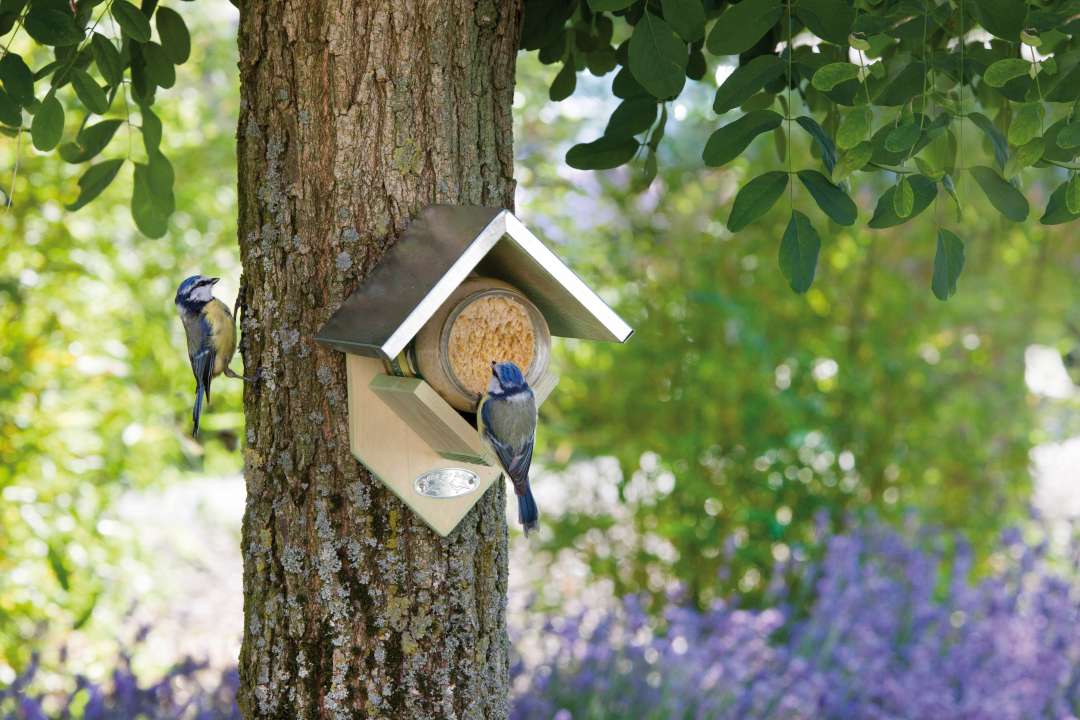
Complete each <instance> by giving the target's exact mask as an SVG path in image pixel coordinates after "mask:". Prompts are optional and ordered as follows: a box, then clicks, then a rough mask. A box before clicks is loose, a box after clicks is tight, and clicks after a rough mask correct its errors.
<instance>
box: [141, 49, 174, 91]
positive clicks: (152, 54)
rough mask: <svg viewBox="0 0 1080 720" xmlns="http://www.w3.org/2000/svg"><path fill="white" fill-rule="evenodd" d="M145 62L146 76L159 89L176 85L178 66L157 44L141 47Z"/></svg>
mask: <svg viewBox="0 0 1080 720" xmlns="http://www.w3.org/2000/svg"><path fill="white" fill-rule="evenodd" d="M140 49H141V50H142V55H143V60H145V61H146V75H147V77H149V78H150V80H151V82H153V83H154V84H155V85H157V86H158V87H162V88H171V87H172V86H173V85H175V84H176V66H175V65H173V64H172V60H170V59H169V56H168V55H166V54H165V50H164V49H162V47H161V46H160V45H158V44H157V43H156V42H148V43H145V44H143V45H141V46H140Z"/></svg>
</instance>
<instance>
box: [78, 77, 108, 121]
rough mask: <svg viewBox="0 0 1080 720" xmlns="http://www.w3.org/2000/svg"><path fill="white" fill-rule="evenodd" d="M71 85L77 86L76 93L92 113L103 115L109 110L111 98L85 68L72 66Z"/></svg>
mask: <svg viewBox="0 0 1080 720" xmlns="http://www.w3.org/2000/svg"><path fill="white" fill-rule="evenodd" d="M71 85H72V86H73V87H74V88H75V94H76V95H78V96H79V100H80V101H81V102H82V104H83V105H85V106H86V109H87V110H89V111H90V112H92V113H97V114H98V115H102V114H104V113H106V112H108V110H109V98H108V97H106V95H105V91H104V90H102V89H101V86H100V85H98V84H97V81H96V80H94V78H92V77H90V74H89V73H87V72H86V71H85V70H80V69H79V68H77V67H73V68H71Z"/></svg>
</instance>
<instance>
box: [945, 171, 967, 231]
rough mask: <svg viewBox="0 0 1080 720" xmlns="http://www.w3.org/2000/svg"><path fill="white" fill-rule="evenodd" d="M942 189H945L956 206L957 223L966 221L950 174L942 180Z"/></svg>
mask: <svg viewBox="0 0 1080 720" xmlns="http://www.w3.org/2000/svg"><path fill="white" fill-rule="evenodd" d="M941 187H943V188H945V192H947V193H948V194H949V197H951V198H952V201H953V204H954V205H956V222H961V221H962V220H963V219H964V216H963V213H962V212H961V210H960V196H959V195H958V194H957V193H956V185H955V184H953V179H952V176H951V175H949V174H948V173H946V174H945V176H944V177H942V178H941Z"/></svg>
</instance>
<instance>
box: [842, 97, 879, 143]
mask: <svg viewBox="0 0 1080 720" xmlns="http://www.w3.org/2000/svg"><path fill="white" fill-rule="evenodd" d="M872 118H873V113H872V112H871V110H870V108H868V107H865V106H864V107H857V108H852V109H851V110H848V111H847V112H846V113H844V115H843V116H842V117H841V118H840V127H838V128H837V129H836V145H837V147H839V148H840V149H841V150H847V149H849V148H853V147H855V146H856V145H858V144H859V143H861V142H863V141H865V140H866V138H867V136H868V135H869V134H870V123H871V119H872Z"/></svg>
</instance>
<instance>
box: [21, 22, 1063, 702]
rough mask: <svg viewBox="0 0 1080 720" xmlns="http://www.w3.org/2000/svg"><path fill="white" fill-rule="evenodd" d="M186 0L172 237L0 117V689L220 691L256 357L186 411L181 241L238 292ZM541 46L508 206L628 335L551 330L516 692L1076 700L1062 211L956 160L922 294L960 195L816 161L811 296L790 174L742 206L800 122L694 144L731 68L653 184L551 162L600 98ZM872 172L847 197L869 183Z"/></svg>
mask: <svg viewBox="0 0 1080 720" xmlns="http://www.w3.org/2000/svg"><path fill="white" fill-rule="evenodd" d="M180 10H181V12H183V14H184V17H185V20H186V21H187V23H188V25H189V26H190V27H191V28H192V35H193V37H194V38H195V43H194V48H193V54H192V60H191V61H190V62H189V63H188V64H186V65H185V66H184V68H183V72H182V73H180V77H179V79H178V82H177V85H176V87H174V88H173V89H171V90H169V91H167V92H164V93H162V95H161V96H160V98H159V100H158V103H157V105H158V106H160V110H159V111H158V112H159V115H160V116H161V117H162V120H163V122H164V123H165V126H166V127H167V128H168V132H166V133H165V139H164V145H165V148H164V149H165V151H166V153H167V155H168V156H169V157H170V158H172V160H173V163H174V165H175V168H176V178H177V180H176V199H177V203H176V205H177V212H176V214H175V215H174V217H173V219H172V221H171V224H170V229H169V233H168V234H167V236H166V237H165V238H163V239H161V240H148V239H146V238H145V237H142V236H141V235H139V234H138V232H137V231H136V230H135V228H134V225H133V223H132V221H131V218H130V215H129V211H128V208H127V204H128V203H127V201H128V197H127V193H128V188H129V187H130V183H129V182H128V181H126V179H125V178H124V177H123V176H122V177H121V178H120V179H119V180H118V181H116V182H114V183H113V184H112V186H111V187H110V188H109V189H108V190H107V191H106V193H105V194H104V195H103V196H102V197H101V198H99V199H98V200H96V201H95V202H93V203H91V204H90V205H89V206H87V207H85V208H83V209H82V210H80V211H78V212H77V213H74V214H73V213H68V212H67V211H65V210H64V208H63V204H64V203H65V202H69V201H70V200H71V199H72V198H73V197H74V195H75V180H76V173H77V171H76V170H75V169H74V168H72V166H68V165H65V164H63V163H62V162H61V161H60V160H59V159H58V158H56V157H52V156H44V155H41V154H39V153H37V152H36V151H35V150H33V148H32V147H31V146H30V144H29V143H28V142H25V141H23V142H19V141H18V140H17V139H15V138H6V137H4V138H0V187H3V188H4V192H5V193H7V192H9V191H10V192H11V194H12V195H13V203H12V205H11V207H9V208H7V209H6V210H2V209H0V459H2V461H0V717H4V718H7V717H11V718H37V717H58V716H60V715H61V714H62V713H63V712H65V711H66V712H69V713H70V716H72V717H85V718H94V717H155V718H156V717H201V718H208V719H209V718H225V717H233V716H235V709H234V708H233V706H232V699H231V694H232V688H234V687H235V682H236V679H235V673H234V672H233V668H234V666H235V658H236V656H237V653H238V647H239V640H240V633H241V628H242V617H241V612H242V600H243V598H242V591H241V585H240V578H241V570H240V553H239V526H240V518H241V515H242V512H243V504H244V498H243V493H244V490H243V481H242V478H241V477H240V475H239V473H240V471H241V465H242V462H241V457H240V454H239V453H238V452H237V448H238V444H239V441H240V438H241V437H242V433H241V430H242V427H243V415H242V412H241V403H240V400H241V398H240V392H241V388H240V386H239V383H229V382H222V383H220V390H219V391H218V392H216V393H215V397H214V406H213V408H212V409H211V412H210V413H209V414H207V415H206V416H205V417H204V423H203V428H204V433H203V436H202V438H201V440H200V442H197V443H196V442H194V441H192V440H191V439H190V438H189V437H188V435H187V432H188V424H189V423H188V418H189V414H190V401H191V392H192V388H191V380H190V372H189V370H188V368H187V359H186V357H185V353H184V341H183V337H182V328H181V326H180V324H179V322H178V321H177V320H176V318H175V315H174V308H173V303H172V299H173V294H174V292H175V287H176V284H177V282H178V281H179V279H182V278H183V277H186V276H187V275H189V274H192V273H194V272H199V271H202V272H206V273H212V274H215V275H221V276H222V277H223V278H224V280H223V281H222V283H221V284H220V285H219V286H218V291H219V293H218V294H219V296H220V297H223V298H225V299H226V301H227V302H229V301H230V300H231V298H232V297H234V296H235V292H236V284H237V280H238V278H239V273H240V267H239V259H238V253H237V248H236V240H235V233H236V225H235V218H236V191H235V185H236V176H235V168H234V154H235V144H234V143H235V139H234V138H235V118H236V112H237V106H238V101H239V98H238V86H237V75H236V53H235V32H236V16H235V11H234V10H233V8H232V7H231V6H230V5H229V4H228V3H224V2H218V3H197V4H191V5H188V4H184V5H183V7H181V8H180ZM555 71H556V69H555V68H554V67H545V66H543V65H541V64H540V63H539V62H538V61H537V59H536V58H535V56H534V55H525V54H523V55H521V56H520V57H519V66H518V88H517V92H516V94H515V100H514V114H515V123H516V125H515V133H516V159H517V165H516V175H517V178H518V182H519V189H518V195H517V212H518V214H519V215H520V216H521V217H522V218H523V219H524V220H525V222H527V223H528V224H530V226H532V227H534V228H536V229H537V230H538V231H539V234H540V235H541V236H542V237H543V238H544V239H545V240H547V241H548V242H549V243H552V244H553V245H554V246H555V248H556V249H557V251H558V252H559V254H560V255H562V256H563V257H564V258H565V259H566V260H567V261H568V262H569V263H570V264H571V265H572V266H573V267H574V268H575V269H576V270H577V271H578V272H579V274H581V275H582V276H583V277H584V278H585V279H586V280H587V281H588V282H590V283H591V284H592V285H593V286H595V287H598V288H599V289H601V291H602V294H603V295H604V297H605V298H606V299H607V300H608V301H609V302H611V303H612V304H613V305H614V306H615V307H616V308H617V309H618V310H619V312H620V313H621V314H622V315H623V316H624V317H625V318H627V319H628V321H629V322H630V323H631V324H632V325H633V326H634V327H635V328H636V329H637V333H636V335H635V336H634V337H633V339H632V340H631V341H630V342H629V343H628V344H627V345H625V346H609V345H601V344H593V343H580V344H579V343H574V342H559V343H557V344H558V347H557V353H556V361H557V363H558V365H559V367H558V369H559V371H560V374H561V376H562V380H561V383H560V385H559V387H558V389H557V391H556V393H555V394H554V395H553V398H552V400H551V401H550V402H549V403H547V404H546V405H545V407H544V412H543V415H542V419H541V421H542V431H541V437H540V440H539V443H538V446H539V450H538V458H537V464H538V465H539V468H538V470H537V472H536V475H535V479H534V487H535V489H536V495H537V499H538V503H539V505H540V506H541V508H542V511H543V520H544V522H543V525H542V530H541V532H540V533H539V536H538V537H534V538H531V539H530V540H529V542H528V543H527V542H526V541H525V539H524V538H523V537H522V536H521V535H520V534H519V533H517V531H516V529H515V530H513V532H514V534H513V535H512V538H511V543H512V547H513V556H512V560H511V585H512V591H511V608H512V623H511V624H512V636H513V640H514V644H515V649H516V660H515V664H514V668H513V674H514V688H515V695H514V699H513V714H514V716H515V717H518V718H551V717H557V718H559V719H560V720H570V719H571V718H621V717H655V718H672V717H688V718H689V717H693V718H699V717H700V718H721V717H732V718H749V717H762V718H764V717H778V718H779V717H784V718H788V717H881V718H887V717H911V718H927V717H941V718H950V717H957V718H959V717H970V718H984V717H985V718H1011V717H1016V718H1033V717H1052V718H1066V717H1075V716H1077V715H1080V669H1078V667H1080V572H1078V564H1080V544H1077V533H1076V526H1075V521H1076V520H1077V519H1078V518H1080V412H1078V411H1080V388H1078V386H1077V384H1076V383H1077V382H1080V241H1078V240H1077V235H1076V230H1075V228H1074V227H1071V226H1068V225H1066V226H1056V227H1044V226H1042V225H1039V224H1037V223H1036V222H1034V221H1031V222H1029V223H1027V224H1024V225H1013V224H1010V223H1008V222H1006V221H1005V220H1003V219H1002V218H1001V217H1000V216H999V215H998V214H997V213H994V212H989V211H988V207H987V206H986V204H985V201H984V200H983V199H982V198H981V197H980V196H979V195H978V194H977V193H975V192H974V191H973V185H971V184H970V181H963V182H961V184H960V187H959V192H960V196H961V198H962V199H963V210H962V217H961V219H960V222H961V224H962V225H963V227H964V228H965V232H964V237H965V239H966V240H967V265H966V267H965V270H964V274H963V275H962V277H961V279H960V289H959V292H958V293H957V294H956V295H955V296H954V297H953V298H951V299H950V300H949V301H948V302H945V303H942V302H939V301H937V300H936V299H935V298H934V297H933V295H932V294H931V292H930V274H931V267H932V261H933V253H934V247H935V220H936V219H947V220H948V221H950V222H952V221H955V217H953V216H954V215H955V212H956V211H955V209H954V206H953V205H952V204H951V203H949V202H948V200H947V199H942V200H940V201H939V205H936V206H934V207H932V208H931V210H930V211H927V212H926V213H924V215H923V216H922V217H920V218H919V219H918V220H916V221H914V222H912V223H909V224H908V225H905V226H903V227H901V228H897V229H893V230H889V231H866V230H863V229H859V228H841V227H838V226H835V225H828V224H827V220H826V218H824V216H822V215H821V214H820V213H818V212H817V211H816V208H812V207H811V201H810V199H809V198H808V197H800V195H804V193H803V191H802V190H801V188H798V189H797V190H796V203H797V205H798V206H799V207H801V209H803V210H804V211H805V212H807V213H808V214H809V215H811V217H812V219H813V220H814V222H815V224H817V225H818V226H819V229H821V230H823V232H822V237H823V246H822V254H821V261H820V263H819V267H818V275H817V279H816V281H815V283H814V286H813V288H812V289H811V290H810V291H809V292H808V293H807V294H806V295H804V296H798V295H795V294H793V293H792V292H791V291H790V290H789V289H788V287H787V284H786V282H785V280H784V278H783V277H782V275H781V274H780V272H779V270H778V268H777V266H776V253H777V246H778V242H779V238H780V235H781V234H782V232H783V227H784V224H785V222H786V215H785V211H784V210H781V209H779V208H774V210H772V211H770V213H769V214H767V215H766V216H765V217H764V219H763V220H762V221H761V222H759V223H758V224H757V225H756V226H754V227H752V228H750V229H748V230H746V231H744V232H742V233H740V234H739V235H737V236H733V235H731V234H730V233H728V232H727V230H726V227H725V224H724V221H725V220H726V218H727V214H728V212H729V210H730V206H731V202H732V199H733V196H734V193H735V192H736V190H737V187H738V185H739V183H740V181H741V180H743V179H745V178H747V177H751V176H753V175H756V174H758V173H760V172H763V171H765V170H769V169H776V168H778V167H780V166H781V159H780V157H779V155H778V153H779V146H786V142H785V141H784V139H783V138H782V137H780V142H777V143H774V141H773V140H771V139H769V138H766V137H763V138H762V139H759V140H758V141H757V142H755V143H754V144H753V145H752V146H751V148H750V150H749V151H748V152H747V153H746V155H745V156H744V157H743V158H741V159H740V160H739V161H738V162H736V163H735V164H733V165H732V166H729V167H728V168H725V169H724V170H722V171H714V170H707V169H704V168H702V167H701V162H700V155H699V153H700V147H701V144H702V142H703V139H704V138H705V137H707V135H708V133H709V132H710V131H711V130H712V129H713V128H714V127H715V125H716V118H715V117H714V116H713V114H712V112H711V109H710V105H711V94H712V91H713V90H714V86H715V82H719V81H722V80H723V78H724V77H725V76H726V74H727V73H729V72H730V71H731V67H730V66H726V65H724V64H720V65H717V66H715V67H712V68H710V69H709V77H710V78H712V79H713V81H714V82H713V83H710V82H708V81H707V82H705V83H702V84H695V85H694V86H693V87H690V88H688V89H687V90H686V91H685V92H684V94H683V96H682V97H681V98H680V99H679V100H678V101H677V102H674V103H670V104H669V108H668V112H669V114H670V117H671V120H670V121H669V124H668V129H667V134H666V137H665V140H664V143H663V145H662V147H661V150H660V172H659V175H658V177H657V179H656V180H655V181H654V182H653V183H652V184H651V185H650V186H649V187H648V188H646V189H642V188H641V187H640V186H641V184H642V183H641V182H640V179H639V178H638V177H635V172H634V170H632V169H629V168H622V169H620V170H616V171H610V172H603V173H593V172H581V171H576V170H573V169H571V168H569V167H568V166H567V165H566V164H565V162H564V161H563V156H564V154H565V152H566V150H567V148H569V147H570V146H571V145H572V144H574V143H575V142H580V141H585V140H590V139H592V138H594V137H596V136H597V135H599V133H600V131H601V130H602V128H603V124H604V122H605V121H606V118H607V117H608V116H609V115H610V112H611V111H612V110H613V109H614V107H615V106H616V99H615V98H613V97H612V96H611V93H610V88H608V87H607V86H606V83H608V82H610V80H600V79H595V78H585V79H584V80H579V83H578V87H577V91H576V92H575V94H574V95H573V96H572V97H571V98H570V99H569V100H567V101H564V102H562V103H552V102H549V100H548V86H549V85H550V83H551V81H552V80H553V78H554V74H555ZM118 138H119V140H116V141H114V143H113V147H112V148H111V149H110V152H115V153H117V154H122V153H123V152H124V148H123V145H124V141H123V130H122V131H121V133H120V134H119V135H118ZM790 140H791V143H790V152H791V153H792V154H793V156H794V160H795V163H796V166H797V167H800V166H801V167H816V166H817V164H819V161H818V160H816V159H815V158H814V157H813V154H812V151H813V149H812V148H811V147H810V144H809V142H808V139H807V138H806V137H805V136H803V135H800V136H797V137H793V138H791V139H790ZM968 140H969V142H970V143H971V145H970V147H967V148H964V149H963V150H964V151H970V152H979V153H985V152H986V150H985V149H983V148H980V147H979V146H978V145H977V142H978V140H979V138H977V137H975V133H970V134H969V135H968ZM1041 172H1043V173H1044V174H1045V172H1046V171H1041ZM864 183H865V186H862V184H864ZM855 184H856V193H855V194H856V197H857V199H858V201H859V203H860V209H861V212H862V213H863V214H865V213H867V212H868V211H869V209H870V208H871V207H872V204H873V198H874V197H876V195H875V193H879V192H880V190H882V189H883V188H877V187H874V186H873V185H871V184H869V183H868V182H866V181H864V180H861V179H857V180H856V181H855ZM1024 190H1025V192H1027V193H1028V194H1029V196H1031V197H1033V198H1040V199H1044V198H1045V196H1046V195H1047V189H1046V188H1045V187H1042V186H1039V185H1035V184H1029V185H1028V186H1026V187H1025V188H1024ZM780 204H781V205H783V203H780ZM1038 204H1039V202H1038V201H1037V202H1036V205H1038ZM215 389H217V388H215ZM511 516H513V513H511ZM34 713H38V714H34ZM107 713H112V714H111V715H110V714H107ZM139 713H143V714H142V715H139Z"/></svg>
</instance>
